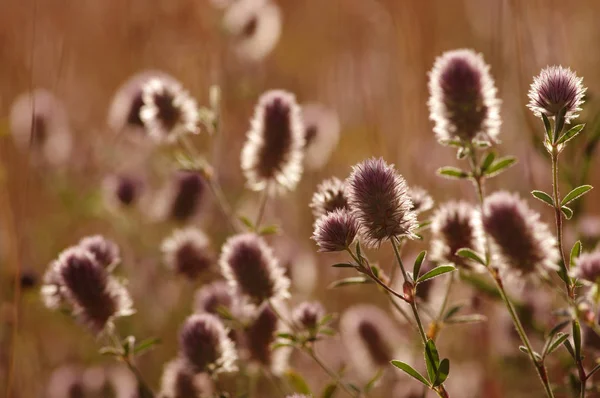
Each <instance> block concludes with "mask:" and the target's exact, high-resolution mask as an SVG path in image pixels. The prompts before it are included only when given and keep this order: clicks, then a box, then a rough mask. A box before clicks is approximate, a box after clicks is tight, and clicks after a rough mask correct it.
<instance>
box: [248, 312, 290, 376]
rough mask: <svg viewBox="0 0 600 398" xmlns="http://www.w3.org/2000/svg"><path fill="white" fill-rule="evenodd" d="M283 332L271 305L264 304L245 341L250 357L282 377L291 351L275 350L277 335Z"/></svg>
mask: <svg viewBox="0 0 600 398" xmlns="http://www.w3.org/2000/svg"><path fill="white" fill-rule="evenodd" d="M281 331H282V327H281V324H280V321H279V319H278V317H277V314H276V313H275V311H273V308H271V304H270V303H264V304H263V305H262V306H261V307H260V308H259V309H258V312H257V315H256V317H255V318H254V320H253V321H252V323H251V324H250V326H249V327H248V328H247V329H246V333H245V341H246V348H247V350H248V354H249V357H250V359H251V360H252V361H255V362H257V363H259V364H261V365H263V366H266V367H268V368H269V369H271V371H272V372H273V374H275V375H280V374H282V373H283V372H284V371H285V370H286V369H287V368H288V359H289V354H290V350H289V349H287V348H286V347H282V348H278V349H276V350H273V347H272V345H273V343H274V342H275V341H276V338H277V333H279V332H281Z"/></svg>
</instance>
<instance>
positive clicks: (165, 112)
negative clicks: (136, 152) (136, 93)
mask: <svg viewBox="0 0 600 398" xmlns="http://www.w3.org/2000/svg"><path fill="white" fill-rule="evenodd" d="M142 101H143V105H142V106H141V108H140V120H141V121H142V122H143V123H144V126H145V127H146V129H147V131H148V135H150V137H152V138H154V139H155V140H157V141H169V142H173V141H175V140H176V139H177V138H178V137H179V135H181V134H186V133H197V132H198V121H199V114H198V106H197V105H196V101H195V100H194V99H193V98H192V97H190V95H189V94H188V93H187V91H185V90H184V89H183V88H182V87H181V84H179V83H178V82H177V81H173V80H172V79H161V78H158V77H157V78H152V79H150V80H148V81H147V82H146V83H145V84H144V86H143V88H142Z"/></svg>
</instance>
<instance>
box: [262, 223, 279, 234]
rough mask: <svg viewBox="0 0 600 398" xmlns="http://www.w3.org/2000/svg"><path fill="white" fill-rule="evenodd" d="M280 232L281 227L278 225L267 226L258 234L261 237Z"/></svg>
mask: <svg viewBox="0 0 600 398" xmlns="http://www.w3.org/2000/svg"><path fill="white" fill-rule="evenodd" d="M277 232H279V227H278V226H277V225H267V226H265V227H263V228H261V229H260V231H259V232H258V234H259V235H263V236H264V235H274V234H276V233H277Z"/></svg>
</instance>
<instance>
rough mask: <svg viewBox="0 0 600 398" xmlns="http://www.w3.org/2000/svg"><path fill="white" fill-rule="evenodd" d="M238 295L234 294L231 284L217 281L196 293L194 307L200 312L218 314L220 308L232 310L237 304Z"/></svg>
mask: <svg viewBox="0 0 600 398" xmlns="http://www.w3.org/2000/svg"><path fill="white" fill-rule="evenodd" d="M236 301H237V300H236V297H235V296H234V295H233V294H232V292H231V289H230V287H229V284H228V283H227V282H225V281H216V282H213V283H211V284H209V285H204V286H202V287H201V288H200V289H198V290H197V291H196V293H195V295H194V308H195V311H196V312H198V313H202V312H206V313H208V314H213V315H218V314H219V308H224V309H226V310H228V311H229V312H232V310H234V308H235V306H236Z"/></svg>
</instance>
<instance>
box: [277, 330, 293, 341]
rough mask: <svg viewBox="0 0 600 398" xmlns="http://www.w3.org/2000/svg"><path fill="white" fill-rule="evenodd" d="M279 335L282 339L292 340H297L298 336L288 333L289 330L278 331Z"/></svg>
mask: <svg viewBox="0 0 600 398" xmlns="http://www.w3.org/2000/svg"><path fill="white" fill-rule="evenodd" d="M277 337H279V338H282V339H287V340H292V341H295V340H296V336H294V335H293V334H291V333H287V332H280V333H277Z"/></svg>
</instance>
